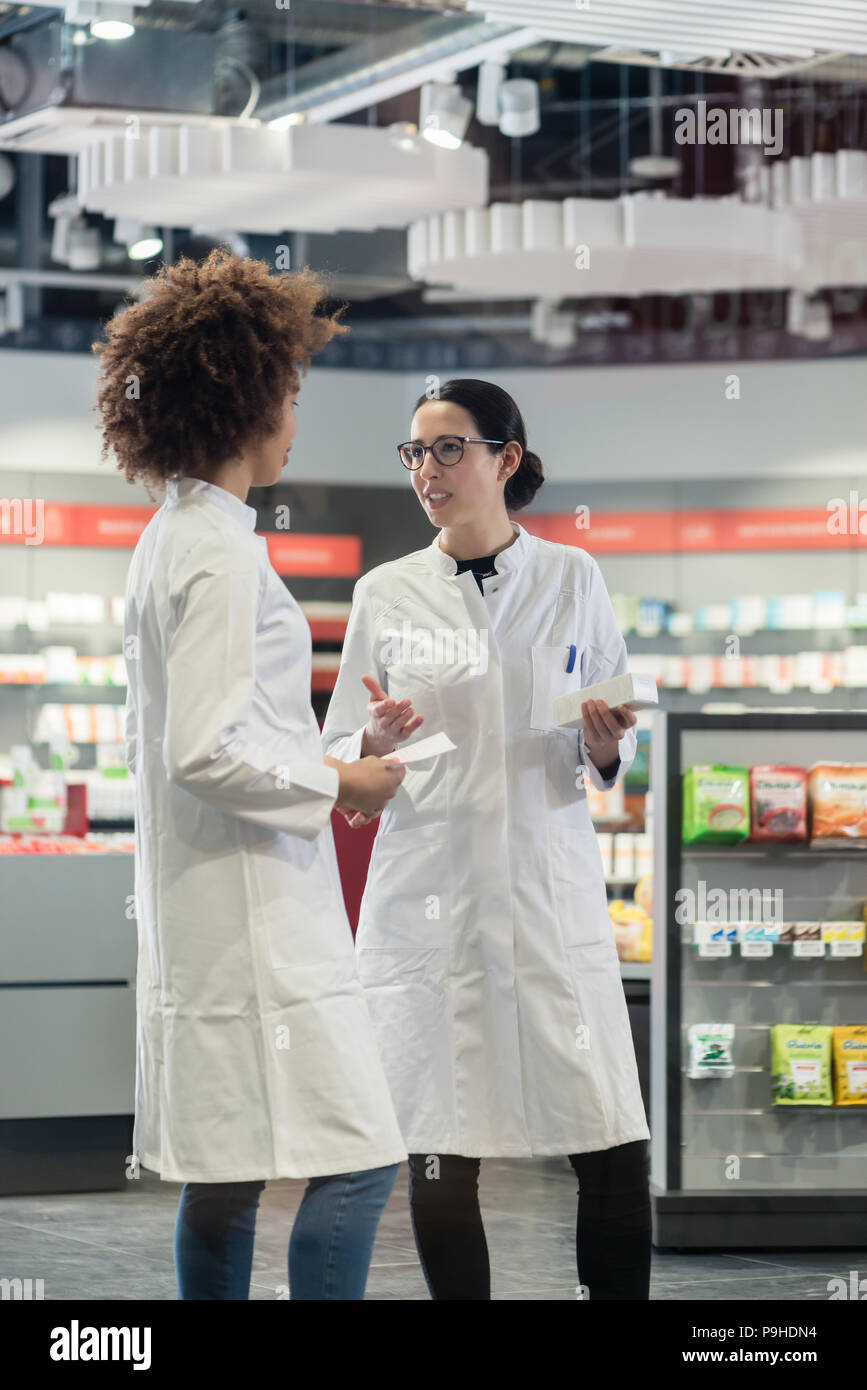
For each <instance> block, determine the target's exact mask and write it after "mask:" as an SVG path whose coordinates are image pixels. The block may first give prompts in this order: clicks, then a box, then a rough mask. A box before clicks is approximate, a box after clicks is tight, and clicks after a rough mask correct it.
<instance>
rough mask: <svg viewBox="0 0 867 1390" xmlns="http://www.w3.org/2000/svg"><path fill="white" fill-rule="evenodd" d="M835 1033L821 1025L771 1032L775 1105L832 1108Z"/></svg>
mask: <svg viewBox="0 0 867 1390" xmlns="http://www.w3.org/2000/svg"><path fill="white" fill-rule="evenodd" d="M832 1031H833V1030H832V1029H831V1028H829V1027H827V1026H826V1025H825V1024H822V1023H804V1024H798V1023H776V1024H774V1026H773V1027H772V1028H771V1096H772V1099H773V1103H774V1105H833V1104H834V1096H833V1093H832V1090H831V1036H832Z"/></svg>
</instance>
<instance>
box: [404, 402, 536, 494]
mask: <svg viewBox="0 0 867 1390" xmlns="http://www.w3.org/2000/svg"><path fill="white" fill-rule="evenodd" d="M429 400H436V401H451V402H452V403H453V404H454V405H459V406H461V407H462V408H463V409H464V410H465V411H466V412H467V414H469V415H472V417H473V419H474V421H475V423H476V433H477V434H478V435H479V438H480V439H502V440H503V441H504V443H506V444H508V443H509V442H510V441H511V440H513V439H514V440H517V442H518V443H519V444H520V446H521V448H522V449H523V451H524V453H523V457H522V459H521V462H520V464H519V465H518V468H517V470H516V472H514V473H513V474H512V476H511V478H510V479H509V480H508V482H507V483H506V491H505V502H506V507H507V509H508V510H509V511H510V512H519V511H520V510H521V508H522V507H526V506H528V505H529V503H530V502H532V500H533V498H534V497H535V496H536V493H537V492H538V491H539V488H540V487H541V486H542V484H543V483H544V481H545V474H544V472H543V469H542V460H541V459H540V458H539V455H538V454H534V453H532V452H531V451H530V450H529V449H528V448H527V430H526V426H525V425H524V417H523V416H522V414H521V412H520V410H519V409H518V407H517V405H516V404H515V402H514V401H513V400H512V397H511V396H510V395H509V393H508V391H504V390H503V389H502V387H500V386H495V385H494V384H493V382H491V381H477V380H475V378H473V377H462V378H458V379H456V380H454V381H447V382H446V384H445V385H444V386H441V387H440V388H439V390H438V391H437V393H436V395H434V396H420V397H419V399H418V400H417V401H416V403H415V408H416V410H419V409H420V408H421V406H423V405H426V404H427V402H428V401H429ZM488 448H489V449H490V451H491V453H492V454H496V453H498V452H499V451H500V449H501V448H502V445H498V444H494V445H488Z"/></svg>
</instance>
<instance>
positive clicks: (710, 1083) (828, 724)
mask: <svg viewBox="0 0 867 1390" xmlns="http://www.w3.org/2000/svg"><path fill="white" fill-rule="evenodd" d="M864 751H867V712H849V711H847V712H833V711H822V712H820V713H816V714H810V715H805V714H799V713H748V714H739V715H733V714H732V715H712V714H698V713H676V714H670V713H669V714H665V713H660V714H658V715H656V716H655V718H654V733H653V755H652V778H651V786H652V791H653V802H654V811H655V824H656V833H657V853H656V862H655V869H654V913H653V916H654V923H655V926H656V934H655V940H654V955H653V973H652V990H651V1013H652V1031H651V1039H652V1040H651V1132H652V1146H651V1152H652V1196H653V1213H654V1216H653V1219H654V1242H655V1244H657V1245H659V1246H669V1247H677V1248H680V1247H684V1248H685V1247H693V1248H695V1247H705V1248H708V1247H723V1246H724V1247H727V1248H737V1247H750V1246H754V1247H755V1246H765V1247H767V1246H800V1247H804V1246H810V1245H813V1246H823V1245H824V1246H856V1245H863V1244H864V1243H865V1242H867V1089H863V1090H862V1086H863V1080H864V1073H863V1071H861V1070H860V1068H859V1067H858V1066H856V1067H855V1068H854V1069H853V1070H851V1079H852V1086H853V1089H852V1091H851V1092H850V1093H849V1094H850V1099H849V1100H848V1101H845V1102H844V1103H840V1098H841V1070H840V1069H841V1068H842V1067H843V1063H842V1062H841V1061H840V1060H839V1057H838V1059H837V1061H836V1063H835V1066H834V1069H833V1074H832V1073H831V1068H830V1065H828V1074H827V1076H825V1074H824V1071H823V1068H824V1067H825V1066H826V1064H829V1063H830V1057H829V1056H828V1054H827V1046H828V1044H829V1039H830V1036H831V1035H830V1033H829V1032H828V1031H827V1030H829V1029H831V1030H834V1029H837V1030H841V1029H844V1028H845V1029H846V1030H847V1031H848V1033H849V1034H850V1035H851V1036H852V1037H853V1038H854V1040H855V1046H854V1050H853V1052H852V1053H850V1054H848V1055H850V1056H852V1057H863V1056H864V1052H863V1046H862V1044H863V1041H864V1036H865V1035H864V1033H863V1032H859V1029H862V1030H863V1029H864V1027H865V1025H867V973H865V955H864V945H863V936H864V930H863V927H864V910H865V903H867V838H862V837H861V836H859V835H858V834H852V835H850V837H848V838H847V837H846V835H844V834H843V833H841V834H840V835H839V837H838V838H837V839H834V840H832V839H825V840H820V839H816V838H815V837H814V838H807V839H805V840H801V841H791V842H780V843H778V842H774V841H761V840H751V839H742V840H740V841H739V842H737V843H731V844H710V843H691V844H688V845H685V844H684V843H683V839H684V824H685V816H684V806H683V777H684V772H685V771H686V769H687V768H689V767H695V766H699V765H703V766H705V767H707V766H711V765H714V766H719V765H724V766H726V767H728V768H735V769H737V768H749V767H756V766H759V765H762V766H768V765H771V766H775V767H782V766H785V767H802V768H809V767H810V766H811V765H815V764H818V763H826V762H829V763H839V764H856V763H858V761H859V753H862V754H863V752H864ZM861 761H862V762H863V761H864V759H863V756H862V758H861ZM865 797H867V793H865ZM721 809H723V810H725V807H724V806H723V807H722V808H721ZM864 810H865V812H867V804H865V807H864ZM734 819H736V817H735V816H734V815H733V814H732V813H731V811H730V808H729V811H728V812H727V814H726V815H724V816H722V817H718V818H717V823H718V824H721V825H723V826H725V825H726V824H727V823H728V822H729V821H730V820H734ZM785 823H787V822H784V824H785ZM812 824H813V822H812V812H811V820H810V823H809V824H808V827H807V834H808V836H809V835H810V833H811V827H812ZM709 904H713V909H714V910H713V911H711V910H709V906H708V905H709ZM762 924H766V925H767V928H768V929H767V930H766V928H765V926H764V925H762ZM859 924H860V931H859ZM763 937H765V938H766V939H762V938H763ZM843 938H847V939H843ZM699 1025H702V1026H703V1027H704V1034H705V1036H704V1040H703V1046H704V1049H705V1050H704V1052H702V1051H701V1046H698V1047H697V1048H696V1049H695V1050H694V1051H692V1052H691V1049H690V1030H691V1029H693V1030H696V1029H697V1028H698V1026H699ZM711 1025H714V1027H713V1028H711ZM777 1025H788V1026H789V1027H790V1028H791V1027H792V1026H797V1027H798V1028H799V1029H800V1030H801V1031H800V1033H799V1034H798V1035H797V1037H798V1039H799V1041H803V1043H804V1044H805V1047H804V1052H803V1053H802V1054H801V1055H802V1056H804V1057H806V1058H807V1059H808V1063H807V1065H806V1066H801V1067H800V1069H798V1068H796V1067H795V1066H793V1065H792V1056H793V1055H794V1054H787V1055H786V1059H785V1069H786V1072H787V1076H788V1074H789V1069H790V1068H791V1077H794V1078H795V1081H794V1082H793V1083H792V1084H790V1085H788V1086H783V1085H781V1078H780V1076H779V1075H777V1076H776V1078H775V1075H774V1073H775V1072H776V1073H779V1072H780V1062H779V1057H778V1055H775V1058H774V1064H773V1065H772V1054H771V1046H772V1036H773V1035H772V1031H771V1030H772V1029H773V1028H774V1027H775V1026H777ZM726 1034H728V1035H729V1036H728V1037H727V1036H726ZM776 1036H777V1038H780V1036H781V1035H780V1034H777V1035H776ZM787 1036H788V1035H787ZM839 1036H843V1035H842V1034H840V1035H839ZM817 1046H824V1048H825V1053H824V1056H825V1061H823V1062H822V1063H821V1064H820V1063H819V1061H818V1060H816V1059H818V1057H819V1052H817V1051H816V1050H815V1048H816V1047H817ZM729 1049H730V1053H729ZM841 1055H843V1054H841ZM696 1057H699V1058H700V1059H703V1060H700V1061H699V1062H698V1063H697V1062H696V1060H695V1059H696ZM717 1063H719V1065H716V1064H717ZM715 1065H716V1070H714V1067H715ZM801 1076H803V1077H806V1078H807V1080H806V1081H804V1082H803V1084H802V1082H801V1080H800V1079H799V1078H800V1077H801ZM781 1101H785V1103H780V1102H781ZM792 1102H794V1103H792Z"/></svg>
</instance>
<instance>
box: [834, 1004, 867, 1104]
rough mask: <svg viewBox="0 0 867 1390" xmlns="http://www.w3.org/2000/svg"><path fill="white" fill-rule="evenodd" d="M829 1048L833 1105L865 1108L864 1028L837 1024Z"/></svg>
mask: <svg viewBox="0 0 867 1390" xmlns="http://www.w3.org/2000/svg"><path fill="white" fill-rule="evenodd" d="M832 1046H833V1049H834V1103H835V1105H867V1024H857V1023H853V1024H838V1025H837V1026H836V1027H835V1028H834V1029H833V1032H832Z"/></svg>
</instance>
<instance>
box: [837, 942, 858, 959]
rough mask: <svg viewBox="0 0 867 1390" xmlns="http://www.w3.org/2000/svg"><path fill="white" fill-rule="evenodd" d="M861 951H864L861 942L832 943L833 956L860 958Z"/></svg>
mask: <svg viewBox="0 0 867 1390" xmlns="http://www.w3.org/2000/svg"><path fill="white" fill-rule="evenodd" d="M861 949H862V947H861V942H860V941H832V942H831V955H832V956H860V954H861Z"/></svg>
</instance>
